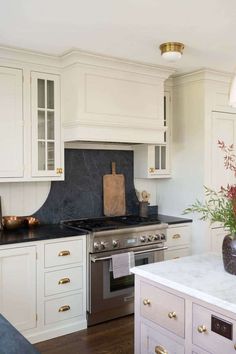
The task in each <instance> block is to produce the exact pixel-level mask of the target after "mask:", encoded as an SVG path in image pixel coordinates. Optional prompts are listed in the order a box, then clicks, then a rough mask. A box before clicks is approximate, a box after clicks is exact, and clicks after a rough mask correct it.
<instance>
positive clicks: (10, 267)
mask: <svg viewBox="0 0 236 354" xmlns="http://www.w3.org/2000/svg"><path fill="white" fill-rule="evenodd" d="M0 274H1V275H0V289H1V290H0V313H2V315H3V316H5V317H6V318H7V319H8V320H9V321H10V322H11V323H12V324H13V325H14V326H15V327H16V328H17V329H18V330H20V331H23V330H28V329H31V328H34V327H36V247H35V246H31V247H19V248H13V249H2V250H0Z"/></svg>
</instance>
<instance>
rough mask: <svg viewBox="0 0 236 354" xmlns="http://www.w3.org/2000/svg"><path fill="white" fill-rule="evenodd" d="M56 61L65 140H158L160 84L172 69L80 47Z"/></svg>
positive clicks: (160, 137)
mask: <svg viewBox="0 0 236 354" xmlns="http://www.w3.org/2000/svg"><path fill="white" fill-rule="evenodd" d="M62 62H63V66H64V68H63V73H62V90H63V91H62V119H63V130H64V140H65V142H71V141H103V142H119V143H147V144H158V143H162V142H163V136H164V134H163V132H164V131H165V129H166V127H164V124H163V114H164V112H163V97H164V82H165V80H166V79H167V78H168V77H169V76H170V75H171V74H172V73H173V72H174V70H173V69H170V68H165V67H157V66H154V65H147V64H141V63H136V62H131V61H126V60H121V59H115V58H110V57H104V56H98V55H95V54H88V53H84V52H80V51H73V52H70V53H68V54H66V55H64V56H63V59H62Z"/></svg>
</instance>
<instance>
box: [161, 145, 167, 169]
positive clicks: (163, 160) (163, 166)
mask: <svg viewBox="0 0 236 354" xmlns="http://www.w3.org/2000/svg"><path fill="white" fill-rule="evenodd" d="M161 169H162V170H165V169H166V146H162V147H161Z"/></svg>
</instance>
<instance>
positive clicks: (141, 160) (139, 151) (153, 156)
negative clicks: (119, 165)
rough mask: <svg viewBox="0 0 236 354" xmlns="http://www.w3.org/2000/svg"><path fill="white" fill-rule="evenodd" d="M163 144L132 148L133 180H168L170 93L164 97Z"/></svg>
mask: <svg viewBox="0 0 236 354" xmlns="http://www.w3.org/2000/svg"><path fill="white" fill-rule="evenodd" d="M163 104H164V115H163V125H164V127H165V128H166V131H165V132H164V133H163V134H164V136H163V143H162V144H157V145H148V144H142V145H137V146H135V147H134V177H135V178H168V177H170V131H171V129H170V124H171V122H170V114H171V112H170V110H171V97H170V92H165V95H164V102H163Z"/></svg>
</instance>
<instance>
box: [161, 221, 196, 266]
mask: <svg viewBox="0 0 236 354" xmlns="http://www.w3.org/2000/svg"><path fill="white" fill-rule="evenodd" d="M166 246H167V247H168V250H166V251H165V252H164V259H165V261H168V260H170V259H175V258H181V257H185V256H189V255H190V254H191V224H189V223H186V224H172V225H169V227H168V229H167V242H166Z"/></svg>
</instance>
